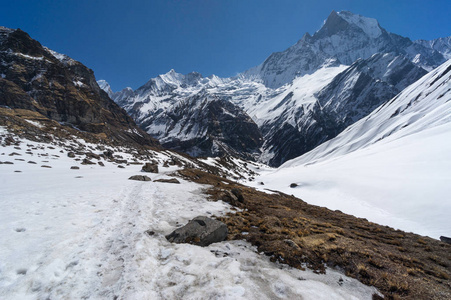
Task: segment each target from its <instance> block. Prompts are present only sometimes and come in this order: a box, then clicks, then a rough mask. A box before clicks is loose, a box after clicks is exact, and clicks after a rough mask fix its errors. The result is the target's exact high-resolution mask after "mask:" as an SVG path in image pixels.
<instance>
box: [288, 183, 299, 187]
mask: <svg viewBox="0 0 451 300" xmlns="http://www.w3.org/2000/svg"><path fill="white" fill-rule="evenodd" d="M297 186H298V184H297V183H292V184H290V188H295V187H297Z"/></svg>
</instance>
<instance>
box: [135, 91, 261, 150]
mask: <svg viewBox="0 0 451 300" xmlns="http://www.w3.org/2000/svg"><path fill="white" fill-rule="evenodd" d="M142 126H143V127H144V128H146V130H147V131H148V132H149V133H150V134H151V135H152V136H154V137H157V138H159V139H160V140H161V143H162V145H163V146H165V147H168V148H171V149H175V150H179V151H182V152H185V153H188V154H190V155H192V156H221V155H224V154H231V155H234V156H237V157H242V158H245V159H253V158H255V156H257V155H258V154H259V153H260V149H259V148H260V147H261V145H262V143H263V138H262V135H261V133H260V130H259V128H258V126H257V125H256V124H255V123H254V121H252V119H251V118H250V117H249V116H248V115H247V114H246V113H245V112H244V111H243V110H242V109H240V108H239V107H238V106H236V105H234V104H232V103H231V102H229V101H227V100H226V99H221V98H219V97H215V96H207V95H205V94H204V93H200V94H197V95H194V96H193V97H190V98H189V99H187V100H186V101H182V102H180V103H178V104H177V105H175V106H173V107H171V108H170V109H169V110H168V111H165V112H162V113H160V114H158V115H156V116H153V117H151V118H150V119H148V120H147V121H145V122H143V123H142ZM162 127H164V128H165V129H164V131H155V128H162Z"/></svg>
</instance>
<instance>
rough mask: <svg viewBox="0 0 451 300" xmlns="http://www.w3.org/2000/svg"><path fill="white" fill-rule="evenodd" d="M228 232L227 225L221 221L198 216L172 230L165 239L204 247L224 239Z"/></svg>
mask: <svg viewBox="0 0 451 300" xmlns="http://www.w3.org/2000/svg"><path fill="white" fill-rule="evenodd" d="M228 233H229V232H228V230H227V225H226V224H224V223H222V222H221V221H218V220H213V219H210V218H207V217H203V216H199V217H195V218H194V219H192V220H191V221H189V222H188V224H186V225H185V226H183V227H181V228H178V229H176V230H174V231H173V232H172V233H171V234H169V235H167V236H166V239H167V240H168V241H170V242H172V243H178V244H180V243H189V244H194V245H198V246H202V247H205V246H208V245H210V244H212V243H217V242H222V241H224V240H225V239H226V238H227V234H228Z"/></svg>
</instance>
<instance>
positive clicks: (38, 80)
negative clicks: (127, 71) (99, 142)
mask: <svg viewBox="0 0 451 300" xmlns="http://www.w3.org/2000/svg"><path fill="white" fill-rule="evenodd" d="M0 74H1V77H0V87H1V88H0V105H2V106H6V107H7V108H10V109H16V110H17V109H25V110H28V111H32V112H37V113H38V114H40V115H41V116H42V117H43V118H48V119H50V120H53V121H57V122H59V123H60V124H63V125H67V126H70V127H73V128H75V129H77V130H80V131H83V132H88V133H92V134H95V135H96V136H97V137H98V138H100V139H106V140H113V141H115V142H118V143H134V144H138V145H148V146H157V145H158V142H157V141H156V140H154V139H152V138H151V137H150V136H148V135H147V134H146V133H145V132H144V131H142V130H141V129H140V128H138V127H137V126H136V124H135V122H134V121H133V120H132V119H131V118H130V117H129V116H128V115H127V113H126V112H125V111H124V110H123V109H122V108H120V107H119V106H118V105H117V104H116V103H114V102H113V101H112V100H111V99H110V98H109V97H108V95H107V94H106V93H105V92H104V91H103V90H102V89H100V88H99V86H98V84H97V83H96V80H95V77H94V73H93V71H92V70H90V69H88V68H87V67H85V66H84V65H82V64H81V63H79V62H77V61H75V60H73V59H71V58H69V57H67V56H65V55H62V54H59V53H56V52H54V51H52V50H50V49H47V48H45V47H43V46H42V45H41V44H40V43H39V42H38V41H36V40H33V39H32V38H30V36H29V35H28V34H27V33H25V32H23V31H22V30H20V29H17V30H13V29H8V28H5V27H0Z"/></svg>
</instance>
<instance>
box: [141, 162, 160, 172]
mask: <svg viewBox="0 0 451 300" xmlns="http://www.w3.org/2000/svg"><path fill="white" fill-rule="evenodd" d="M141 170H142V171H143V172H147V173H158V164H156V163H145V164H144V166H143V167H142V169H141Z"/></svg>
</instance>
